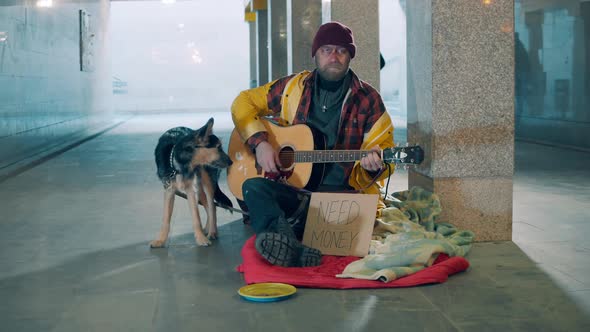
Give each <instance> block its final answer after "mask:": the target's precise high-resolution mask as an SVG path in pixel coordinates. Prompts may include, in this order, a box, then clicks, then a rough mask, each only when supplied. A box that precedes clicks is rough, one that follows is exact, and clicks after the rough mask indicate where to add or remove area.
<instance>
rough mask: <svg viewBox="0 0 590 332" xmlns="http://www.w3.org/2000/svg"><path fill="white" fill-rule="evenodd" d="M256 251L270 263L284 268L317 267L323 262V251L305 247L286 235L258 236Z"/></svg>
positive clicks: (270, 234)
mask: <svg viewBox="0 0 590 332" xmlns="http://www.w3.org/2000/svg"><path fill="white" fill-rule="evenodd" d="M256 249H257V251H258V252H259V253H260V255H262V257H264V259H266V260H267V261H268V262H269V263H271V264H273V265H278V266H283V267H294V266H301V267H305V266H317V265H320V263H321V261H322V253H321V251H319V250H317V249H314V248H310V247H307V246H304V245H303V244H301V243H300V242H299V241H297V239H295V238H292V237H290V236H288V235H285V234H279V233H260V234H258V235H257V236H256Z"/></svg>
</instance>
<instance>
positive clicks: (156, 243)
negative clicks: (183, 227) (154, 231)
mask: <svg viewBox="0 0 590 332" xmlns="http://www.w3.org/2000/svg"><path fill="white" fill-rule="evenodd" d="M154 154H155V157H156V166H157V168H158V178H160V180H161V181H162V183H163V184H164V190H165V192H164V216H163V218H162V219H163V222H162V228H161V229H160V233H159V234H158V237H157V238H156V239H155V240H153V241H152V242H150V247H152V248H159V247H163V246H164V244H165V243H166V240H167V239H168V233H169V232H170V219H171V218H172V209H173V207H174V198H175V195H176V194H177V193H178V194H179V195H182V194H181V193H182V192H185V193H186V198H187V201H188V206H189V209H190V211H191V215H192V220H193V229H194V232H195V240H196V241H197V244H198V245H199V246H208V245H210V244H211V240H213V239H216V238H217V213H216V208H215V201H217V202H218V203H219V204H220V205H222V206H223V205H225V206H230V207H231V206H233V204H232V202H231V200H230V199H229V198H228V197H227V196H226V195H225V194H224V193H223V192H222V191H221V189H219V184H218V180H219V175H220V174H221V171H222V169H224V168H227V167H229V166H230V165H231V164H232V161H231V159H230V158H229V156H228V155H227V154H226V153H225V152H224V151H223V150H222V147H221V141H220V140H219V138H218V137H217V136H215V135H213V118H211V119H209V121H207V124H205V125H204V126H203V127H201V128H200V129H198V130H192V129H190V128H186V127H176V128H172V129H170V130H168V131H166V132H165V133H164V134H163V135H162V136H161V137H160V139H159V141H158V145H157V146H156V150H155V152H154ZM197 195H198V201H199V202H200V203H201V204H202V205H203V206H204V207H205V210H206V211H207V224H206V225H205V232H207V236H205V234H204V232H203V229H202V226H201V217H200V215H199V209H198V206H197Z"/></svg>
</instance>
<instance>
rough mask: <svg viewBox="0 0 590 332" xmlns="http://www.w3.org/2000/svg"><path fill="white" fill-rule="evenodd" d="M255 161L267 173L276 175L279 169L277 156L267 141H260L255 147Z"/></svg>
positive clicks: (279, 164) (279, 163)
mask: <svg viewBox="0 0 590 332" xmlns="http://www.w3.org/2000/svg"><path fill="white" fill-rule="evenodd" d="M256 161H257V162H258V165H260V167H262V169H263V170H264V171H265V172H267V173H278V172H279V168H280V167H281V162H280V160H279V154H278V153H277V151H275V149H274V148H273V147H272V145H270V143H268V142H267V141H262V142H260V143H259V144H258V145H257V146H256Z"/></svg>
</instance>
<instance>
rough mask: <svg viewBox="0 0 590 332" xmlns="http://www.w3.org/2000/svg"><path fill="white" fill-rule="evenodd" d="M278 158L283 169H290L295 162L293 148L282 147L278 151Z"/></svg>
mask: <svg viewBox="0 0 590 332" xmlns="http://www.w3.org/2000/svg"><path fill="white" fill-rule="evenodd" d="M279 160H280V161H281V166H282V168H283V169H290V168H291V167H292V166H293V164H294V163H295V150H293V148H292V147H289V146H287V147H284V148H282V149H281V151H279Z"/></svg>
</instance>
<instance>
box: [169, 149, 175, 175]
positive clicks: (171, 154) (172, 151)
mask: <svg viewBox="0 0 590 332" xmlns="http://www.w3.org/2000/svg"><path fill="white" fill-rule="evenodd" d="M175 147H176V145H173V146H172V150H170V168H171V169H172V173H171V174H170V177H174V176H176V168H175V167H174V148H175Z"/></svg>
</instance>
